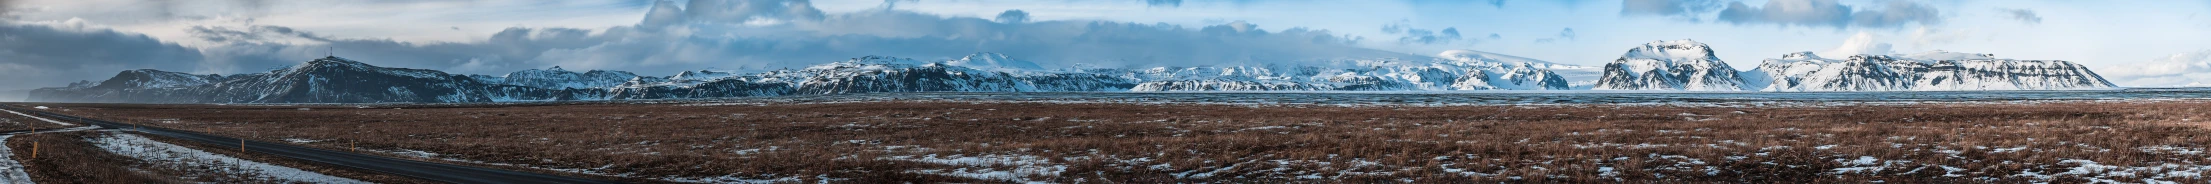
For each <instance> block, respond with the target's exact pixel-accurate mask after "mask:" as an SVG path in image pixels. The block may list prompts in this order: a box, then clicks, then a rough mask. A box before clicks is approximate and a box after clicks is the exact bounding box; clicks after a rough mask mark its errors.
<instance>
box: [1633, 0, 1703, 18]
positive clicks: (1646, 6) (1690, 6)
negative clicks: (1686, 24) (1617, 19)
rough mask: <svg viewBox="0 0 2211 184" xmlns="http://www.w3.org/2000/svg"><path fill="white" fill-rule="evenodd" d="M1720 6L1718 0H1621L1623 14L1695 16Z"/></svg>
mask: <svg viewBox="0 0 2211 184" xmlns="http://www.w3.org/2000/svg"><path fill="white" fill-rule="evenodd" d="M1719 8H1720V1H1717V0H1621V1H1620V15H1622V16H1637V15H1651V16H1686V17H1695V16H1698V15H1701V14H1704V13H1707V12H1712V11H1713V10H1718V9H1719Z"/></svg>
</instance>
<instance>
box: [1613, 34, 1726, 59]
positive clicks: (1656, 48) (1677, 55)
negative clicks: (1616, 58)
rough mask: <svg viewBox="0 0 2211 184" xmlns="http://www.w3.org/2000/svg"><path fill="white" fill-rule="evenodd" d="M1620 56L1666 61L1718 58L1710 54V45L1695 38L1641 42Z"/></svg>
mask: <svg viewBox="0 0 2211 184" xmlns="http://www.w3.org/2000/svg"><path fill="white" fill-rule="evenodd" d="M1621 57H1625V58H1649V59H1657V60H1668V61H1671V60H1693V59H1703V60H1715V61H1716V60H1719V57H1717V56H1714V55H1713V54H1712V47H1710V46H1706V45H1704V43H1698V42H1697V41H1695V40H1689V39H1681V40H1672V41H1667V40H1659V41H1652V42H1651V43H1648V44H1643V46H1642V47H1636V48H1633V49H1628V53H1627V54H1626V55H1622V56H1621Z"/></svg>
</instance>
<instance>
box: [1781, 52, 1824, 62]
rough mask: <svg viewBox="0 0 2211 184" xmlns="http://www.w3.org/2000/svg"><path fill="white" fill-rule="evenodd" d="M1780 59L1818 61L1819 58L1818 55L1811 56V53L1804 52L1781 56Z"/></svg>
mask: <svg viewBox="0 0 2211 184" xmlns="http://www.w3.org/2000/svg"><path fill="white" fill-rule="evenodd" d="M1781 59H1788V60H1803V59H1820V57H1819V54H1813V53H1812V51H1804V52H1794V53H1789V54H1783V55H1781Z"/></svg>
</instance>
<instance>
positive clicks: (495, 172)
mask: <svg viewBox="0 0 2211 184" xmlns="http://www.w3.org/2000/svg"><path fill="white" fill-rule="evenodd" d="M0 108H6V109H11V110H15V111H19V112H29V113H32V114H37V115H42V116H46V117H53V118H55V119H60V120H66V121H74V122H78V123H87V124H92V125H96V126H101V127H107V128H115V129H125V130H133V129H135V130H136V131H138V132H143V133H146V134H150V135H156V136H164V137H171V138H177V139H184V140H191V141H198V142H201V143H208V144H213V145H216V146H224V147H237V146H238V144H240V143H241V142H239V139H238V138H230V137H223V136H215V135H208V134H200V133H196V132H189V131H179V130H174V129H167V128H159V127H134V126H131V125H130V124H124V123H116V122H110V121H105V120H98V119H89V118H82V117H76V116H69V115H62V114H55V113H50V112H46V111H36V110H30V109H21V108H14V107H0ZM243 143H244V144H245V146H246V150H247V151H248V152H253V153H262V154H269V155H276V156H282V157H287V158H293V159H300V160H306V161H312V162H318V163H323V164H329V165H336V166H344V167H352V168H359V169H363V170H369V171H375V172H382V173H386V174H393V175H400V176H407V177H414V178H421V179H425V180H431V181H440V182H448V183H531V184H539V183H614V182H610V181H599V180H592V179H584V178H575V177H566V176H557V175H548V174H538V173H529V172H520V171H509V170H499V169H489V168H480V167H468V166H459V165H452V164H441V163H430V162H422V161H414V160H406V159H398V158H390V157H382V156H374V155H367V154H359V153H352V152H342V151H330V150H322V149H315V148H307V147H300V146H293V145H288V144H277V143H266V142H259V141H250V140H248V141H245V142H243Z"/></svg>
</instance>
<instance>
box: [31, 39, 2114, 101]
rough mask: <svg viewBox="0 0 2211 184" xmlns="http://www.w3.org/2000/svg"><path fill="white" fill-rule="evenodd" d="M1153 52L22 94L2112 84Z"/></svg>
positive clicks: (1933, 58) (329, 72) (536, 95)
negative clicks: (1046, 59) (1233, 59)
mask: <svg viewBox="0 0 2211 184" xmlns="http://www.w3.org/2000/svg"><path fill="white" fill-rule="evenodd" d="M1303 63H1318V64H1303V65H1289V64H1261V65H1239V66H1181V67H1150V68H1095V67H1074V68H1047V67H1043V65H1039V64H1037V63H1036V62H1031V61H1027V60H1020V59H1017V58H1014V57H1010V56H1006V55H1002V54H996V53H977V54H973V55H968V56H966V57H960V58H958V59H948V60H936V61H928V60H917V59H910V58H898V57H886V56H866V57H859V58H852V59H849V60H845V61H837V62H829V63H823V64H818V65H812V66H809V67H805V68H802V69H784V70H772V71H764V72H753V73H740V72H729V71H713V70H697V71H684V72H680V73H676V74H674V75H669V76H645V75H637V74H634V73H630V72H623V71H607V70H591V71H584V72H576V71H569V70H565V69H561V68H560V67H552V68H548V69H530V70H523V71H517V72H513V73H509V74H505V75H501V76H490V75H456V74H449V73H445V72H441V71H435V70H422V69H407V68H387V67H378V66H373V65H369V64H366V63H362V62H359V61H353V60H348V59H344V58H338V57H326V58H320V59H315V60H312V61H308V62H306V63H303V64H301V65H298V66H295V67H292V68H286V69H280V70H274V71H269V72H265V73H252V74H237V75H229V76H224V75H196V74H187V73H178V72H167V71H159V70H130V71H124V72H122V73H118V74H116V76H115V77H113V78H110V79H107V80H104V81H98V82H93V81H85V82H78V83H74V84H71V85H69V86H66V87H53V88H43V89H37V90H33V91H32V92H31V95H30V96H31V97H30V99H29V100H32V101H55V102H128V103H364V102H513V101H560V100H621V99H683V98H721V97H754V96H779V95H810V94H849V93H897V92H1064V91H1127V92H1161V91H1447V90H1579V89H1597V90H1700V91H1897V90H2043V89H2083V88H2109V87H2112V85H2111V84H2110V82H2106V81H2104V80H2103V79H2102V77H2100V76H2097V75H2096V74H2095V73H2094V72H2090V71H2088V70H2087V69H2086V68H2085V67H2081V66H2080V65H2078V64H2073V63H2070V62H2065V61H2044V60H2012V59H1997V58H1993V57H1989V56H1988V55H1985V54H1965V53H1950V52H1930V53H1922V54H1913V55H1859V56H1851V57H1850V58H1848V59H1841V60H1837V59H1827V58H1821V57H1819V56H1816V55H1812V54H1810V53H1792V54H1788V55H1784V56H1783V57H1782V58H1779V59H1768V60H1766V62H1765V64H1762V65H1759V68H1757V69H1753V70H1736V69H1734V68H1732V67H1729V66H1728V65H1727V64H1726V63H1725V62H1722V61H1720V60H1719V58H1717V57H1713V54H1712V50H1711V48H1710V47H1707V46H1706V45H1704V44H1703V43H1697V42H1695V41H1690V40H1675V41H1658V42H1652V43H1649V44H1645V45H1643V46H1641V47H1636V48H1632V49H1629V50H1628V52H1627V53H1626V54H1624V55H1622V56H1621V58H1620V59H1618V60H1614V61H1613V62H1612V63H1609V64H1606V65H1605V66H1604V67H1601V68H1600V67H1585V66H1574V65H1565V64H1558V63H1551V62H1546V61H1541V60H1535V59H1528V58H1522V57H1516V56H1509V55H1503V54H1496V53H1488V52H1481V51H1472V50H1451V51H1445V52H1443V53H1441V54H1438V55H1437V56H1435V57H1433V58H1427V57H1423V58H1376V59H1339V60H1319V61H1313V62H1303Z"/></svg>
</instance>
